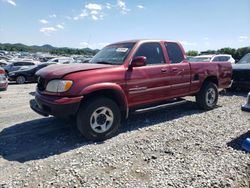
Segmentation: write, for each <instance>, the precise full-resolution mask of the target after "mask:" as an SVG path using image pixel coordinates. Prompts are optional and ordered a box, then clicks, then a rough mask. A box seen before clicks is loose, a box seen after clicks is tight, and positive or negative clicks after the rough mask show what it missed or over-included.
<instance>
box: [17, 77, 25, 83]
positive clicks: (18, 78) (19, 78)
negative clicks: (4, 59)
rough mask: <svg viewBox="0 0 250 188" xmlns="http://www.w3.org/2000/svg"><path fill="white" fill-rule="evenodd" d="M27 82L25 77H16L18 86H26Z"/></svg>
mask: <svg viewBox="0 0 250 188" xmlns="http://www.w3.org/2000/svg"><path fill="white" fill-rule="evenodd" d="M25 82H26V78H25V76H22V75H20V76H17V77H16V83H17V84H24V83H25Z"/></svg>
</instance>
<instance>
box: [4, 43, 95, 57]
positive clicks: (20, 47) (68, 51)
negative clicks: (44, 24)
mask: <svg viewBox="0 0 250 188" xmlns="http://www.w3.org/2000/svg"><path fill="white" fill-rule="evenodd" d="M0 50H4V51H15V52H30V53H35V52H45V53H51V54H55V55H63V54H65V55H95V54H96V53H97V52H98V51H99V50H92V49H90V48H84V49H77V48H66V47H65V48H57V47H53V46H51V45H43V46H27V45H24V44H8V43H5V44H1V43H0Z"/></svg>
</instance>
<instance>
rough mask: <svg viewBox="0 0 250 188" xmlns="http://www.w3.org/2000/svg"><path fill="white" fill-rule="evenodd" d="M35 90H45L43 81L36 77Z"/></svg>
mask: <svg viewBox="0 0 250 188" xmlns="http://www.w3.org/2000/svg"><path fill="white" fill-rule="evenodd" d="M37 88H38V90H39V91H44V90H45V89H46V88H45V79H44V78H42V77H38V79H37Z"/></svg>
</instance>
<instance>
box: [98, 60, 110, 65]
mask: <svg viewBox="0 0 250 188" xmlns="http://www.w3.org/2000/svg"><path fill="white" fill-rule="evenodd" d="M95 63H96V64H105V65H114V63H111V62H108V61H97V62H95Z"/></svg>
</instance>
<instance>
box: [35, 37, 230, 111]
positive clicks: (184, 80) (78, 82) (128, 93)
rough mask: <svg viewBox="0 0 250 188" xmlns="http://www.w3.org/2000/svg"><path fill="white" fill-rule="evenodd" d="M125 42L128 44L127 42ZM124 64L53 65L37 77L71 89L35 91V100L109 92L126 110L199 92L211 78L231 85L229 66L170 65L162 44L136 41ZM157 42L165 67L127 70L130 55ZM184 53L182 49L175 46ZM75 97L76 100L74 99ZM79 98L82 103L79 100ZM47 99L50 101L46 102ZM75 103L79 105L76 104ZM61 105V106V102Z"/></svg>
mask: <svg viewBox="0 0 250 188" xmlns="http://www.w3.org/2000/svg"><path fill="white" fill-rule="evenodd" d="M128 42H129V41H128ZM133 42H135V43H136V44H135V45H134V47H133V48H132V50H131V51H130V53H129V54H128V56H127V58H126V59H125V60H124V63H123V65H102V64H81V65H55V66H49V67H47V68H44V69H42V70H40V71H39V72H38V73H37V74H38V76H40V77H42V78H44V79H46V82H45V84H46V83H48V82H49V81H50V80H53V79H65V80H72V81H73V86H72V87H71V88H70V90H69V91H67V92H64V93H59V94H55V93H49V92H46V91H37V96H38V97H40V98H43V99H44V100H45V99H46V100H47V101H46V102H47V103H48V101H51V102H53V103H54V101H53V100H54V99H56V101H57V102H58V101H60V99H59V98H72V97H76V98H77V99H80V100H84V97H83V96H85V95H88V94H90V93H92V92H95V91H101V90H112V91H115V92H117V93H118V94H119V95H120V96H121V100H123V101H124V104H125V107H126V109H129V108H133V107H137V106H140V105H147V104H151V103H154V102H160V101H164V100H168V99H172V98H176V97H183V96H187V95H194V94H196V93H197V92H199V90H200V88H201V86H202V84H203V82H204V80H205V79H206V78H208V77H214V78H215V79H217V80H218V87H219V88H226V87H228V86H229V85H230V83H231V76H232V66H231V64H230V63H227V62H213V63H211V62H188V61H185V60H184V61H182V62H181V63H178V64H170V61H169V57H168V53H167V51H166V48H165V46H164V43H165V42H168V41H164V40H162V41H161V40H138V41H133ZM147 42H158V43H160V45H161V48H162V51H163V55H164V58H165V59H164V60H165V64H160V65H148V66H142V67H134V68H133V69H130V68H129V65H130V62H131V61H132V59H133V57H134V54H135V53H136V51H137V49H138V48H139V47H140V45H141V44H143V43H147ZM177 44H178V45H179V46H180V48H181V51H182V52H183V55H184V57H186V55H185V53H184V49H183V47H182V46H181V45H180V44H179V43H177ZM78 97H79V98H78ZM81 97H83V99H82V98H81ZM50 98H51V99H50ZM80 100H79V102H80ZM61 102H62V103H63V102H65V101H64V100H63V99H62V101H61Z"/></svg>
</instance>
